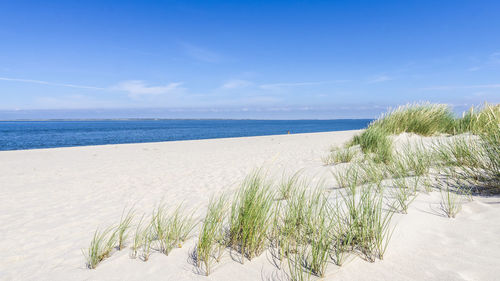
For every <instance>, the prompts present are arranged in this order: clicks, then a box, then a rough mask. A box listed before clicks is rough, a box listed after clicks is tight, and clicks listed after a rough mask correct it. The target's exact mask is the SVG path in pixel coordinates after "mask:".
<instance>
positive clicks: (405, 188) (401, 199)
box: [391, 177, 419, 214]
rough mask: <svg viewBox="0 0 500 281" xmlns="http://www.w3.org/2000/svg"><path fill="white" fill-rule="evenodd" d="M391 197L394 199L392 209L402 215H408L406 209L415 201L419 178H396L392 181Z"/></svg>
mask: <svg viewBox="0 0 500 281" xmlns="http://www.w3.org/2000/svg"><path fill="white" fill-rule="evenodd" d="M392 182H393V189H392V192H391V193H392V196H393V198H394V203H393V206H392V207H393V208H394V209H395V210H397V211H399V212H401V213H403V214H407V213H408V207H409V206H410V204H411V202H413V200H415V198H416V195H417V190H416V189H417V186H418V183H419V177H414V178H403V177H397V178H394V179H393V180H392Z"/></svg>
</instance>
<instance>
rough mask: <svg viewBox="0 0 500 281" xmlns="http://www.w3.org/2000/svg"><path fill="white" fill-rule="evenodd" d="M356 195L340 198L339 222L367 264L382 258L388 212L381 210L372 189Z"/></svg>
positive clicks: (379, 197)
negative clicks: (340, 213)
mask: <svg viewBox="0 0 500 281" xmlns="http://www.w3.org/2000/svg"><path fill="white" fill-rule="evenodd" d="M358 191H359V194H356V193H347V194H345V195H343V196H342V198H343V203H344V208H341V209H343V210H344V213H343V214H342V221H343V223H344V224H346V225H347V226H348V229H347V231H348V233H349V234H348V237H349V240H350V242H351V245H350V246H351V247H352V248H353V249H357V250H359V251H360V252H361V253H362V254H363V255H364V256H365V257H366V259H367V260H368V261H371V262H373V261H375V259H376V258H380V259H382V258H383V256H384V253H385V250H386V248H387V244H388V242H389V240H390V238H391V235H392V231H391V229H390V221H391V218H392V215H393V213H392V212H384V211H383V204H382V202H383V197H382V195H381V194H380V193H377V192H374V191H373V189H372V188H370V187H369V186H368V187H364V188H360V189H358Z"/></svg>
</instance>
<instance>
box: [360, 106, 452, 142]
mask: <svg viewBox="0 0 500 281" xmlns="http://www.w3.org/2000/svg"><path fill="white" fill-rule="evenodd" d="M454 124H455V118H454V116H453V112H452V111H451V109H450V107H449V106H448V105H446V104H432V103H428V102H424V103H414V104H407V105H403V106H399V107H397V108H396V109H394V110H389V111H388V112H387V113H385V114H383V115H382V116H381V117H380V118H378V119H377V120H375V121H373V122H372V123H371V124H370V125H369V128H372V129H374V128H379V129H381V130H383V131H384V132H385V133H387V134H392V135H398V134H401V133H415V134H418V135H422V136H432V135H436V134H445V133H453V129H454Z"/></svg>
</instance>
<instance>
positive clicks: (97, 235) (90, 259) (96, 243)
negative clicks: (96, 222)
mask: <svg viewBox="0 0 500 281" xmlns="http://www.w3.org/2000/svg"><path fill="white" fill-rule="evenodd" d="M115 243H116V229H115V228H114V227H108V228H106V229H104V230H102V231H99V230H96V231H95V232H94V236H93V237H92V240H91V241H90V246H89V248H88V249H87V251H86V252H84V256H85V259H86V263H87V267H88V268H90V269H95V268H96V267H97V265H98V264H99V263H100V262H101V261H103V260H104V259H105V258H107V257H109V256H110V254H111V252H112V251H113V248H114V245H115Z"/></svg>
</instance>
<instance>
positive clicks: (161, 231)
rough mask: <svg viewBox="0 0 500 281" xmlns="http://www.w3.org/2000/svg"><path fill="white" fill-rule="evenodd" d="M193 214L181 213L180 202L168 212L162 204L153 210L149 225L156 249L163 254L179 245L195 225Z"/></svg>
mask: <svg viewBox="0 0 500 281" xmlns="http://www.w3.org/2000/svg"><path fill="white" fill-rule="evenodd" d="M195 224H196V223H195V221H194V219H193V215H185V214H183V213H182V204H181V205H179V206H178V207H177V208H176V209H175V210H174V211H173V212H171V213H169V212H168V211H167V210H166V207H165V206H164V205H163V204H160V205H159V206H158V207H157V208H156V210H155V211H154V212H153V216H152V220H151V225H152V230H153V233H154V237H155V240H156V242H157V245H158V250H159V251H160V252H161V253H164V254H165V255H168V254H169V253H170V251H171V250H172V249H173V248H175V247H179V248H180V247H181V246H182V243H183V242H184V241H185V240H186V238H187V237H188V236H189V234H190V233H191V231H192V230H193V228H194V226H195Z"/></svg>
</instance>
